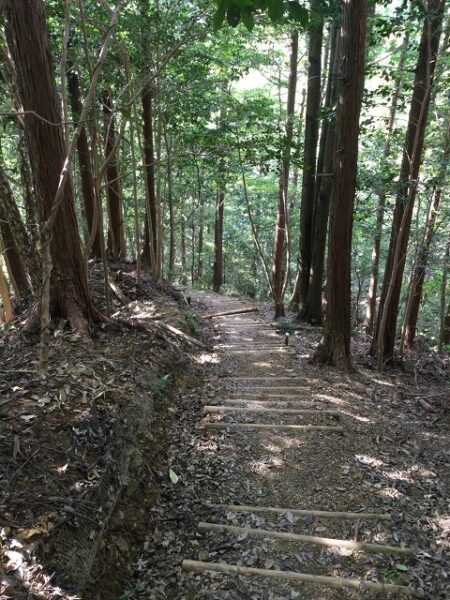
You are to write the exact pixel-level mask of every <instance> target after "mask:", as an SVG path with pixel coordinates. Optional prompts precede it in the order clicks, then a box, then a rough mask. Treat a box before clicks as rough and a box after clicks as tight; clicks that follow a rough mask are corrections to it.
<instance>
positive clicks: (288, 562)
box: [0, 266, 450, 600]
mask: <svg viewBox="0 0 450 600" xmlns="http://www.w3.org/2000/svg"><path fill="white" fill-rule="evenodd" d="M118 269H119V271H118ZM127 270H128V271H129V272H127ZM131 271H132V269H131V267H130V268H129V269H127V267H126V266H121V267H119V266H117V267H116V268H115V269H112V270H111V277H112V278H115V280H116V281H115V284H114V283H113V286H114V288H115V290H116V291H115V299H114V309H113V310H114V312H115V317H116V318H117V319H118V321H117V322H116V323H114V324H111V325H107V326H100V327H99V328H98V329H97V330H96V331H94V332H93V342H92V344H91V345H88V344H85V343H84V342H83V341H82V340H80V339H79V338H78V337H77V336H74V335H73V334H70V333H66V332H64V330H63V326H62V325H63V324H62V325H61V328H60V329H58V328H57V329H56V330H55V333H54V339H53V340H52V348H51V359H50V365H49V372H48V374H47V375H40V374H39V373H38V372H37V368H36V365H37V352H38V351H37V342H38V340H37V336H35V338H33V337H31V338H30V334H29V332H27V333H25V332H24V331H23V330H22V325H21V320H20V318H18V319H17V321H16V322H15V325H14V327H15V329H13V330H11V331H10V332H9V333H7V334H6V335H4V337H3V339H2V342H1V345H0V354H1V358H2V370H1V371H0V392H1V396H0V442H1V443H0V452H1V457H0V460H1V469H0V486H1V490H2V491H1V495H0V519H1V520H0V598H1V600H3V599H4V598H5V599H6V598H34V597H36V598H45V599H54V598H58V599H60V598H62V599H64V600H70V599H75V598H78V597H81V596H83V598H89V600H91V599H92V600H93V599H96V598H98V599H104V600H113V599H114V600H118V599H119V598H120V599H121V600H137V599H141V598H142V599H148V600H162V599H167V600H194V599H198V600H200V599H202V600H207V599H211V600H213V599H214V600H216V599H217V600H219V599H224V600H225V599H227V600H228V599H249V600H253V599H255V600H260V599H261V600H289V599H291V598H292V599H295V598H301V599H305V600H338V599H339V600H341V599H343V600H345V599H347V598H348V599H350V598H352V599H353V598H360V597H364V598H366V597H367V598H371V597H378V596H375V595H374V594H373V593H371V592H368V591H363V590H362V588H361V590H344V589H333V588H329V587H324V586H317V585H310V584H301V585H300V584H298V583H292V582H291V583H289V584H286V583H283V582H282V581H277V580H274V579H268V578H260V577H252V578H250V577H244V576H241V575H236V574H233V575H224V574H220V573H210V572H202V573H195V574H193V573H186V572H182V570H181V564H182V562H183V560H194V561H202V562H209V563H227V564H231V565H239V566H246V567H257V568H265V569H271V570H281V571H293V572H297V573H298V572H300V573H310V574H316V575H328V576H344V577H346V578H353V579H358V580H366V581H369V580H370V581H378V582H384V583H391V584H400V585H410V586H411V587H412V588H416V589H419V590H423V591H424V593H425V597H426V598H429V599H430V600H438V599H441V600H444V598H448V597H449V581H450V564H449V553H448V548H449V534H450V506H449V472H450V471H449V466H450V458H449V453H448V448H449V445H448V441H449V422H448V414H449V412H448V411H449V405H450V404H449V402H450V397H449V396H450V393H449V383H450V374H449V360H448V358H446V359H445V358H442V359H437V358H436V356H434V355H431V354H421V355H411V357H409V358H408V360H407V361H406V362H405V363H404V364H403V368H402V370H400V369H396V370H390V371H386V372H385V373H383V374H379V373H377V372H376V371H375V369H374V366H373V364H372V362H371V360H370V359H369V358H368V357H367V355H366V348H367V343H366V340H364V339H360V338H356V339H355V340H354V349H355V366H356V372H355V373H354V374H352V375H343V374H341V373H339V372H337V371H335V370H333V369H329V368H321V367H317V366H314V365H311V364H310V363H309V361H308V358H309V356H310V355H311V353H312V352H313V351H314V348H315V347H316V346H317V344H318V341H319V339H320V330H318V329H315V328H311V327H302V328H301V329H299V330H298V331H296V332H295V334H294V335H291V337H290V346H289V348H288V349H286V347H285V346H284V339H285V338H284V333H283V332H282V331H277V330H276V329H275V328H273V327H271V326H270V321H271V313H270V308H269V307H268V306H266V305H262V304H261V305H259V308H260V314H259V315H256V316H255V315H253V314H251V313H250V314H242V315H239V316H231V317H225V318H220V319H215V320H214V321H213V325H210V324H209V322H207V321H200V319H199V318H198V317H197V315H196V313H198V314H200V313H205V312H214V311H216V310H220V309H221V308H224V309H229V308H232V307H238V308H241V307H244V306H249V305H250V303H249V302H245V301H242V300H240V299H238V298H231V297H225V296H221V295H218V294H214V293H206V292H204V293H201V292H195V293H191V296H192V307H191V308H189V307H187V305H186V302H185V300H184V298H183V295H182V294H180V293H179V292H177V291H176V290H175V289H174V288H172V287H170V286H167V285H163V286H157V285H155V284H154V282H152V281H151V279H150V278H149V277H146V278H145V279H144V282H143V286H142V287H141V288H138V287H137V286H136V284H135V281H134V279H133V274H132V272H131ZM91 278H92V282H93V286H94V289H95V291H96V296H97V298H96V300H97V304H98V305H99V306H100V307H101V298H102V290H101V275H100V272H99V269H98V268H93V269H92V270H91ZM161 321H162V322H165V323H166V324H169V325H172V326H174V327H176V328H177V329H179V330H182V331H184V332H185V333H187V334H189V335H198V336H200V339H201V340H202V342H203V343H204V344H205V345H204V346H203V347H199V345H198V344H195V343H193V342H192V341H189V340H187V339H185V338H183V337H182V336H180V335H179V334H174V333H173V332H170V331H169V330H167V329H164V330H163V328H162V325H160V324H158V323H160V322H161ZM194 332H197V333H194ZM239 378H249V379H239ZM277 378H281V379H277ZM275 388H279V389H275ZM210 405H218V406H229V407H240V408H241V409H242V408H255V407H257V408H267V407H269V408H277V409H280V408H282V409H284V408H289V409H291V410H292V409H299V408H300V409H305V410H310V409H311V410H316V409H319V410H320V411H321V412H317V413H299V414H293V413H285V414H282V413H271V412H261V413H256V412H245V411H242V410H236V411H231V412H225V411H222V412H218V413H217V412H213V413H205V410H210V409H206V408H205V407H206V406H210ZM324 410H332V411H339V413H340V414H341V418H340V419H337V418H336V417H335V416H334V415H332V414H327V413H325V412H324ZM236 422H239V423H241V424H244V423H248V424H250V425H252V424H253V425H262V424H276V425H279V426H280V425H283V426H289V425H291V426H292V425H294V424H296V425H299V424H301V425H307V424H312V425H313V426H330V427H332V428H335V427H343V429H344V431H343V433H340V432H339V431H336V430H334V429H330V430H315V429H313V430H302V429H300V430H299V429H292V428H291V429H289V428H288V429H278V430H276V429H270V428H269V429H255V428H247V425H244V429H238V430H233V428H232V426H229V427H228V428H227V427H225V425H226V424H227V423H228V424H231V423H236ZM211 504H215V505H220V507H212V506H211ZM236 504H239V505H251V506H253V507H280V508H282V511H281V512H280V513H278V514H276V513H275V514H274V513H266V512H259V511H257V510H256V509H254V510H250V511H249V512H235V511H234V510H231V509H229V508H226V507H225V505H236ZM296 509H303V510H306V511H307V512H306V514H302V515H301V516H300V515H298V514H296V513H295V510H296ZM314 510H326V511H352V512H361V513H363V512H364V513H367V512H376V513H389V514H390V515H391V519H390V520H389V521H384V520H378V519H376V520H374V519H369V518H363V517H361V518H354V519H350V520H346V519H342V518H340V519H336V518H322V517H318V516H314V515H313V514H312V513H311V512H309V511H314ZM200 522H208V523H210V524H216V525H226V526H234V527H241V528H242V527H247V528H252V529H264V530H272V531H278V532H280V531H283V532H290V533H296V534H302V535H308V536H319V537H326V538H336V539H347V540H357V541H358V542H363V543H364V542H370V543H375V544H385V545H386V544H388V545H392V546H396V547H401V546H405V547H407V548H411V549H412V550H413V552H414V553H413V555H412V556H402V555H399V556H396V555H391V554H379V553H372V552H368V553H363V552H360V551H359V550H354V549H349V548H347V547H345V545H344V546H342V544H340V545H337V546H333V547H325V546H315V545H311V544H309V543H298V542H295V543H293V542H292V541H290V542H286V541H284V540H278V539H270V536H268V535H267V534H265V535H264V537H254V535H252V532H250V533H249V532H246V533H243V532H241V531H237V532H236V531H234V532H230V531H228V532H224V531H211V532H209V533H205V532H200V531H199V523H200ZM66 583H67V585H66ZM83 588H84V593H81V592H80V590H82V589H83ZM381 597H386V594H385V593H383V594H381Z"/></svg>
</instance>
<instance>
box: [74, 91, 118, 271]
mask: <svg viewBox="0 0 450 600" xmlns="http://www.w3.org/2000/svg"><path fill="white" fill-rule="evenodd" d="M102 104H103V106H102V109H103V114H104V115H105V128H106V132H105V156H109V155H110V154H111V152H112V151H113V149H114V144H115V127H114V115H113V103H112V93H111V90H106V91H105V92H104V93H103V95H102ZM80 137H81V132H80ZM106 196H107V200H108V216H109V230H108V252H109V254H110V255H111V257H112V258H113V259H114V260H119V259H121V260H123V259H124V258H125V254H126V252H125V232H124V227H123V214H122V194H121V190H120V178H119V170H118V168H117V158H116V156H113V157H112V159H111V160H110V161H109V163H108V166H107V167H106Z"/></svg>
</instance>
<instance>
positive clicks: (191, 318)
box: [184, 310, 200, 333]
mask: <svg viewBox="0 0 450 600" xmlns="http://www.w3.org/2000/svg"><path fill="white" fill-rule="evenodd" d="M184 318H185V319H186V323H187V325H188V327H189V329H190V330H191V331H192V332H193V333H197V332H198V330H199V329H200V320H199V318H198V315H197V314H196V313H195V312H193V311H192V310H188V311H186V312H185V313H184Z"/></svg>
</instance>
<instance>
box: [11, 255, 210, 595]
mask: <svg viewBox="0 0 450 600" xmlns="http://www.w3.org/2000/svg"><path fill="white" fill-rule="evenodd" d="M109 276H110V279H111V286H112V289H111V296H112V298H111V301H112V312H113V313H114V314H113V317H114V319H113V320H112V321H111V323H109V324H108V323H107V324H100V325H98V326H97V327H96V328H95V329H94V330H93V331H92V341H91V342H90V343H89V342H86V340H84V339H82V338H81V337H80V336H79V335H76V334H74V333H73V332H70V331H67V330H66V329H65V323H59V324H55V329H54V330H53V335H52V338H51V341H50V349H49V354H50V359H49V365H48V371H47V372H46V373H41V372H40V371H39V369H38V359H39V335H38V333H37V331H36V330H34V331H33V330H30V329H28V328H27V327H26V322H27V317H28V316H29V312H27V310H25V312H22V313H20V314H18V316H17V317H16V319H15V320H14V321H13V322H12V323H11V324H10V326H9V328H8V329H7V330H4V331H3V334H2V336H1V339H0V357H1V359H0V360H1V363H0V364H1V369H0V490H1V491H0V598H1V599H2V600H3V599H4V598H14V599H16V598H45V599H47V598H48V599H49V598H52V599H53V598H58V599H59V598H64V599H67V600H68V599H69V598H70V599H72V598H78V597H80V596H81V590H83V589H85V590H86V591H85V592H84V594H83V595H84V597H86V598H94V597H95V596H96V594H97V590H98V589H101V590H102V591H101V596H102V597H106V598H117V595H118V590H119V589H120V586H121V585H122V581H120V575H121V573H124V572H126V570H127V566H128V564H129V562H130V560H131V559H132V557H133V556H134V549H135V547H136V546H137V545H139V543H141V542H143V540H144V538H145V533H146V525H147V523H146V514H147V513H146V509H147V508H148V506H151V505H152V503H153V502H154V500H155V497H156V495H157V490H158V485H159V479H164V478H167V477H168V474H167V473H168V472H167V469H166V468H165V467H164V469H163V471H160V470H159V466H160V455H161V448H162V447H163V446H164V441H162V440H159V439H156V437H155V436H153V433H152V423H153V421H155V420H157V419H158V418H159V414H161V413H164V412H166V411H167V412H168V414H170V411H171V410H172V409H171V406H170V404H171V402H172V399H173V398H174V397H175V396H176V395H177V394H181V390H185V389H187V388H188V387H189V386H191V385H192V382H193V381H196V380H197V378H198V376H199V374H200V372H201V367H200V365H198V363H197V355H198V352H199V348H198V346H197V345H196V343H195V342H196V340H194V339H193V340H192V341H189V339H188V338H185V337H183V336H182V334H180V331H183V332H184V333H185V334H188V335H189V334H192V333H193V330H194V329H196V327H197V321H196V316H195V315H194V313H193V312H192V311H191V310H190V309H189V307H188V306H187V303H186V300H185V299H184V298H183V295H182V294H181V293H179V292H178V291H176V290H175V289H174V288H173V287H171V286H169V285H167V284H155V282H154V281H152V279H151V277H150V276H149V275H148V274H144V277H143V281H142V285H141V286H140V287H139V286H137V285H136V281H135V277H134V273H133V267H132V266H131V265H126V264H125V265H110V273H109ZM90 285H91V289H92V290H93V296H94V301H95V303H96V305H97V306H98V307H99V308H100V310H103V311H105V306H104V294H103V277H102V271H101V267H100V266H99V265H98V264H97V265H96V264H93V265H91V267H90ZM113 290H114V292H113ZM165 325H169V326H172V327H175V328H176V330H177V331H178V333H174V331H170V330H168V329H167V327H166V326H165ZM161 468H162V466H161ZM119 581H120V583H119ZM92 582H93V585H94V591H92V588H91V587H90V584H92Z"/></svg>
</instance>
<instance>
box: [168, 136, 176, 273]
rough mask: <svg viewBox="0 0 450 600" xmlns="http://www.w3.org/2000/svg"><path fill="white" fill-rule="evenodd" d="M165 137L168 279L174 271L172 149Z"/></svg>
mask: <svg viewBox="0 0 450 600" xmlns="http://www.w3.org/2000/svg"><path fill="white" fill-rule="evenodd" d="M168 142H169V140H168V139H167V136H166V153H167V164H166V167H167V204H168V207H169V228H170V233H169V277H173V273H174V271H175V252H176V247H175V217H174V210H173V193H172V148H171V145H170V144H169V143H168Z"/></svg>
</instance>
